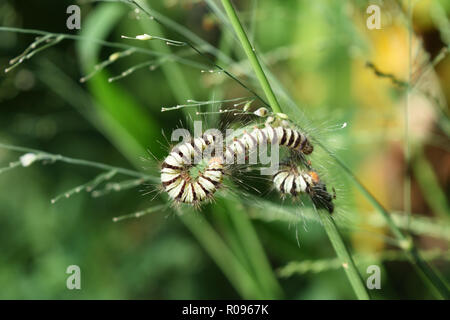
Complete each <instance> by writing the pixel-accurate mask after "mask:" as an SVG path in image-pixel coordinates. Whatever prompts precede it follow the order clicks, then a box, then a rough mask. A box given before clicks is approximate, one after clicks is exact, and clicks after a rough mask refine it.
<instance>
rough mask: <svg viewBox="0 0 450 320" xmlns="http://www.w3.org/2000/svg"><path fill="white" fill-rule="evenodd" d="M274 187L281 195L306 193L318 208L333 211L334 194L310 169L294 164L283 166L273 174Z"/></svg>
mask: <svg viewBox="0 0 450 320" xmlns="http://www.w3.org/2000/svg"><path fill="white" fill-rule="evenodd" d="M273 183H274V185H275V188H276V189H277V190H278V191H279V192H280V193H281V194H282V195H283V196H286V195H291V196H293V197H297V196H298V195H300V194H302V193H305V194H308V195H309V197H310V198H311V200H312V201H313V203H314V204H315V205H316V207H318V208H324V209H326V210H327V211H328V212H329V213H333V211H334V204H333V202H332V200H333V198H334V196H332V195H331V194H330V193H328V191H327V187H326V185H325V184H324V183H323V182H322V181H321V180H320V177H319V175H318V174H317V172H316V171H314V170H312V169H305V170H300V169H299V168H298V167H297V166H296V165H293V164H290V165H286V166H283V167H282V168H281V169H280V170H279V171H278V172H277V173H275V174H274V175H273Z"/></svg>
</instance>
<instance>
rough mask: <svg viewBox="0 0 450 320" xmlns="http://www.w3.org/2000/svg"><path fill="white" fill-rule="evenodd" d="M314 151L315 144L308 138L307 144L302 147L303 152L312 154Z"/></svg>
mask: <svg viewBox="0 0 450 320" xmlns="http://www.w3.org/2000/svg"><path fill="white" fill-rule="evenodd" d="M313 151H314V146H313V145H312V144H311V143H310V142H309V140H306V142H305V145H304V146H303V148H302V152H303V153H304V154H311V153H312V152H313Z"/></svg>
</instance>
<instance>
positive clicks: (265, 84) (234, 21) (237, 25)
mask: <svg viewBox="0 0 450 320" xmlns="http://www.w3.org/2000/svg"><path fill="white" fill-rule="evenodd" d="M222 5H223V7H224V8H225V11H226V13H227V15H228V18H229V19H230V23H231V25H232V26H233V29H234V31H235V32H236V34H237V36H238V38H239V41H240V42H241V44H242V47H243V49H244V51H245V54H246V55H247V57H248V59H249V60H250V63H251V65H252V67H253V70H254V71H255V74H256V77H257V78H258V81H259V83H260V84H261V87H262V88H263V90H264V93H265V95H266V97H267V100H268V101H269V104H270V106H271V108H272V110H273V111H274V112H278V113H279V112H281V107H280V105H279V103H278V100H277V98H276V97H275V94H274V92H273V90H272V87H271V86H270V83H269V80H267V77H266V75H265V73H264V70H263V69H262V66H261V64H260V63H259V60H258V57H257V56H256V52H255V49H254V47H253V46H252V45H251V43H250V41H249V40H248V37H247V34H246V33H245V31H244V28H243V27H242V24H241V22H240V21H239V18H238V16H237V14H236V11H235V10H234V7H233V5H232V4H231V1H230V0H222Z"/></svg>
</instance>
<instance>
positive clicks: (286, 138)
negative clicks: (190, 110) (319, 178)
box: [161, 122, 313, 205]
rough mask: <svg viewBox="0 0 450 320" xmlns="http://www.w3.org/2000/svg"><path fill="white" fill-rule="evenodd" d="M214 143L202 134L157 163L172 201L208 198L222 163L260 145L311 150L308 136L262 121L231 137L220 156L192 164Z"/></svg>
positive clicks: (219, 178) (221, 173)
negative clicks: (229, 143) (231, 139)
mask: <svg viewBox="0 0 450 320" xmlns="http://www.w3.org/2000/svg"><path fill="white" fill-rule="evenodd" d="M215 143H216V140H215V137H214V136H213V135H204V136H203V137H197V138H194V139H191V141H189V142H185V143H182V144H180V145H178V146H175V147H174V148H173V149H172V150H171V151H170V153H169V155H168V156H167V157H166V158H165V159H164V161H163V163H162V166H161V182H162V186H163V188H164V190H165V191H166V192H167V193H168V195H169V197H170V198H171V199H172V200H174V201H176V202H179V203H187V204H193V205H198V204H199V203H200V202H202V201H204V200H208V199H210V198H211V197H212V196H213V194H214V193H215V192H216V191H217V190H218V189H219V188H220V187H221V184H222V180H223V176H224V170H225V164H230V163H231V164H233V163H234V162H235V160H236V159H237V158H238V157H239V156H240V155H244V156H245V155H246V154H248V152H250V151H252V150H254V149H255V148H256V147H257V146H261V145H262V144H267V143H277V144H278V145H280V146H285V147H287V148H288V149H290V150H291V151H292V152H295V153H303V154H310V153H311V152H312V151H313V146H312V145H311V143H310V142H309V140H308V138H307V137H306V135H304V134H303V133H301V132H300V131H298V130H296V129H292V128H288V127H285V126H283V125H281V126H276V127H274V126H272V125H271V124H269V123H267V122H266V125H265V127H264V128H262V129H260V128H258V127H256V126H255V127H254V128H253V130H252V131H251V132H250V133H248V132H244V134H243V135H242V137H241V138H235V139H234V141H233V142H232V143H231V145H230V146H228V147H227V148H224V153H223V155H217V156H216V155H212V156H211V157H210V158H209V159H208V158H207V159H203V166H204V168H201V165H197V166H193V164H192V163H193V160H194V159H198V157H201V156H202V154H203V151H204V150H205V149H206V147H207V146H209V147H211V148H214V147H215ZM193 168H197V172H196V174H193V172H192V171H193V170H192V169H193ZM194 171H195V170H194Z"/></svg>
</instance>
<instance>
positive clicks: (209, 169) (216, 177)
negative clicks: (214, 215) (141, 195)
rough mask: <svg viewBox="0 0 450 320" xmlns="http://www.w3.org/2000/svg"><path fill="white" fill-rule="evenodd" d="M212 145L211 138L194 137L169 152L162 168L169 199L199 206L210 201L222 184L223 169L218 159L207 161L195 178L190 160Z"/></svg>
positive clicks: (220, 160)
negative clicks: (202, 202) (207, 200)
mask: <svg viewBox="0 0 450 320" xmlns="http://www.w3.org/2000/svg"><path fill="white" fill-rule="evenodd" d="M211 144H214V137H213V136H212V135H205V136H204V137H203V138H195V139H192V140H191V141H190V142H185V143H183V144H181V145H179V146H176V147H174V148H173V149H172V151H171V152H170V154H169V155H168V156H167V157H166V159H165V160H164V162H163V164H162V166H161V183H162V185H163V188H164V190H165V191H166V192H167V193H168V195H169V197H170V198H171V199H172V200H174V201H177V202H181V203H190V204H198V203H200V202H201V201H204V200H206V199H208V198H210V197H211V196H212V195H213V194H214V193H215V192H216V190H217V189H218V188H219V187H220V185H221V184H222V179H223V173H224V166H223V161H222V158H221V157H211V158H210V159H207V160H206V161H207V162H206V164H205V168H204V169H203V170H201V169H199V170H198V172H197V174H196V176H194V175H193V174H192V173H191V168H192V167H193V162H194V161H193V160H194V159H196V158H198V157H201V156H202V154H203V151H204V150H205V148H206V146H208V145H211Z"/></svg>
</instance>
